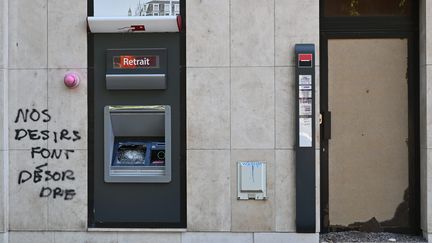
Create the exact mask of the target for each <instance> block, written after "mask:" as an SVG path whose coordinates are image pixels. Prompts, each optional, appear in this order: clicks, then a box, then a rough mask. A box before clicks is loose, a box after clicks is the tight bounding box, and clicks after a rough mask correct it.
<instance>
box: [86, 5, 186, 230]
mask: <svg viewBox="0 0 432 243" xmlns="http://www.w3.org/2000/svg"><path fill="white" fill-rule="evenodd" d="M90 2H92V1H90ZM91 8H92V5H90V9H91ZM184 9H185V8H184V1H181V12H182V14H184ZM89 16H91V17H89V29H90V31H91V32H92V33H89V36H88V40H89V45H88V46H89V70H88V77H89V85H88V91H89V95H88V97H89V99H88V104H89V107H88V108H89V143H88V144H89V145H88V146H89V166H88V171H89V173H88V179H89V187H88V191H89V197H88V198H89V202H88V213H89V227H102V228H109V227H115V228H143V227H144V228H185V227H186V198H185V197H186V186H185V185H186V165H185V159H186V158H185V155H186V145H185V130H186V129H185V32H184V31H182V30H181V26H182V24H183V22H182V18H181V17H180V16H177V17H175V16H169V17H165V16H164V17H157V18H156V17H153V18H145V17H132V18H128V17H126V18H105V19H102V18H97V17H93V16H92V11H91V10H90V12H89ZM107 19H108V20H107ZM159 20H160V21H161V22H158V21H159ZM134 21H135V22H134ZM173 21H174V22H173ZM110 23H111V25H113V26H110ZM112 23H114V24H112ZM155 23H156V24H155ZM118 25H126V26H130V27H129V28H126V31H125V32H124V29H123V28H121V29H122V31H123V32H122V33H116V32H118V30H119V28H118ZM136 26H140V27H139V28H138V27H136ZM141 26H142V27H141ZM153 26H157V28H153ZM176 27H178V30H177V31H175V28H176ZM110 28H111V29H112V31H110ZM158 28H159V29H158ZM98 30H102V31H98ZM147 30H151V31H147ZM111 32H113V33H111ZM134 32H149V33H134Z"/></svg>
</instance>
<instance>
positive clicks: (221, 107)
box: [186, 0, 319, 232]
mask: <svg viewBox="0 0 432 243" xmlns="http://www.w3.org/2000/svg"><path fill="white" fill-rule="evenodd" d="M318 3H319V2H318V1H317V0H303V1H296V0H289V1H287V0H264V1H250V0H218V1H214V0H188V1H186V5H187V10H186V12H187V24H186V26H187V32H186V33H187V42H186V43H187V48H186V49H187V57H186V61H187V212H188V215H187V219H188V231H234V232H250V231H254V232H256V231H259V232H272V231H280V232H295V230H296V229H295V160H294V150H293V149H294V141H295V134H294V130H295V129H294V115H295V106H294V104H295V100H294V96H295V95H294V94H295V90H294V83H295V77H294V45H295V44H296V43H314V44H315V45H316V46H317V49H318V44H319V4H318ZM300 19H301V21H300ZM300 23H302V25H300ZM317 56H319V53H317ZM315 63H316V65H319V60H315ZM318 70H319V67H318V68H317V71H318ZM317 76H318V77H319V73H318V72H317ZM318 83H319V82H317V84H318ZM317 95H318V94H317ZM317 100H319V97H318V96H317ZM317 131H318V130H317ZM318 134H319V132H318ZM317 141H319V139H317ZM318 151H319V148H318V146H317V153H318ZM245 160H263V161H266V162H267V163H268V168H267V178H268V180H267V186H268V187H267V189H268V200H266V201H238V200H237V199H236V197H237V189H236V188H237V176H236V162H237V161H245ZM317 164H318V163H317ZM317 171H319V167H317ZM317 174H318V173H317ZM317 188H319V187H317ZM318 192H319V190H317V196H319V194H318ZM317 198H318V197H317ZM317 203H318V200H317ZM317 212H319V206H318V207H317ZM318 215H319V214H318ZM318 215H317V218H318ZM317 228H319V227H317Z"/></svg>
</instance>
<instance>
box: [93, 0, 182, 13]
mask: <svg viewBox="0 0 432 243" xmlns="http://www.w3.org/2000/svg"><path fill="white" fill-rule="evenodd" d="M176 15H180V0H121V1H119V0H94V16H98V17H125V16H176Z"/></svg>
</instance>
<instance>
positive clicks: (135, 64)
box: [113, 55, 159, 69]
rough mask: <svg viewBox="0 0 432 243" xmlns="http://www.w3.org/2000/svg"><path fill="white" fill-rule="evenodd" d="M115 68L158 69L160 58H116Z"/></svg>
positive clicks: (131, 56)
mask: <svg viewBox="0 0 432 243" xmlns="http://www.w3.org/2000/svg"><path fill="white" fill-rule="evenodd" d="M113 61H114V63H113V67H114V68H115V69H136V68H158V67H159V56H133V55H124V56H115V57H114V60H113Z"/></svg>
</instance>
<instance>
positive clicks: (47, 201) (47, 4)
mask: <svg viewBox="0 0 432 243" xmlns="http://www.w3.org/2000/svg"><path fill="white" fill-rule="evenodd" d="M46 15H47V17H46V21H47V22H46V30H47V32H46V35H47V43H46V44H47V48H46V52H47V54H46V58H47V59H46V60H47V62H46V74H47V76H46V78H47V84H46V92H47V93H46V94H47V97H46V109H48V105H49V93H48V91H49V70H48V62H49V61H48V60H49V59H48V58H49V42H50V40H49V33H48V32H49V0H46ZM46 129H47V130H48V122H47V123H46ZM46 148H48V139H47V141H46ZM47 162H48V159H47ZM47 168H49V165H48V167H47ZM47 184H49V183H47ZM46 204H47V205H46V207H47V208H46V210H47V217H46V228H47V229H48V228H49V215H50V214H49V212H50V210H49V206H50V205H49V204H50V202H49V198H48V199H47V200H46Z"/></svg>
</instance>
